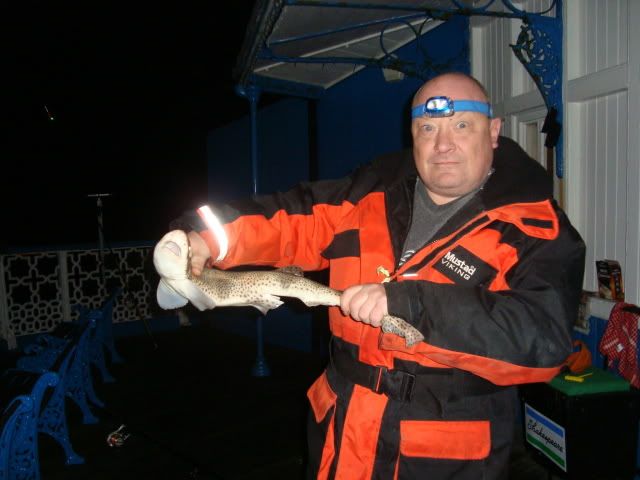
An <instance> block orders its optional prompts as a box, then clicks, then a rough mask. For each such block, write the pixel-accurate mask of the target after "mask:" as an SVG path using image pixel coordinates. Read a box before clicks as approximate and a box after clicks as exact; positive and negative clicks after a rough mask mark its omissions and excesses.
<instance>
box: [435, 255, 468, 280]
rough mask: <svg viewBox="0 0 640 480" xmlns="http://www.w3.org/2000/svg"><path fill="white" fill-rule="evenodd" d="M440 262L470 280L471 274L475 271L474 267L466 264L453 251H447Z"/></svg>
mask: <svg viewBox="0 0 640 480" xmlns="http://www.w3.org/2000/svg"><path fill="white" fill-rule="evenodd" d="M440 262H441V263H442V264H443V265H445V266H446V267H447V268H448V269H449V270H452V271H454V272H455V273H457V274H458V275H460V276H461V277H462V278H464V279H465V280H470V279H471V277H472V276H473V274H474V273H476V267H474V266H473V265H467V263H466V262H465V261H464V260H462V259H461V258H458V257H456V254H455V253H453V252H447V253H446V255H445V256H444V257H442V260H440Z"/></svg>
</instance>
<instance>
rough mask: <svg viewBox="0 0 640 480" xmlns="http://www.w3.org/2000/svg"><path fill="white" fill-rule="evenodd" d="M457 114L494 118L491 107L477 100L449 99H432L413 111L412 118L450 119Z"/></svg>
mask: <svg viewBox="0 0 640 480" xmlns="http://www.w3.org/2000/svg"><path fill="white" fill-rule="evenodd" d="M456 112H477V113H482V114H483V115H486V116H487V117H489V118H492V117H493V111H492V110H491V105H489V104H488V103H486V102H479V101H477V100H452V99H450V98H449V97H443V96H442V97H431V98H429V99H427V101H426V102H425V103H423V104H422V105H418V106H417V107H413V108H412V109H411V118H420V117H425V116H426V117H430V118H440V117H450V116H452V115H453V114H454V113H456Z"/></svg>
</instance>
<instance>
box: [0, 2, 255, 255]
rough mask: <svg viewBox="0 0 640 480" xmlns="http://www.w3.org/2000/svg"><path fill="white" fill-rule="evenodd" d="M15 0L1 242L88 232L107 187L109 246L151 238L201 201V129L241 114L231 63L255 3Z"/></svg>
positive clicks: (87, 237) (92, 232) (85, 237)
mask: <svg viewBox="0 0 640 480" xmlns="http://www.w3.org/2000/svg"><path fill="white" fill-rule="evenodd" d="M12 3H17V4H19V5H18V6H12V7H3V10H2V11H3V16H4V17H5V20H7V21H8V22H7V23H9V24H10V26H11V29H10V31H9V39H10V41H9V44H8V48H7V49H5V50H8V52H7V53H8V56H9V58H8V64H7V65H8V67H9V68H4V69H3V70H4V72H5V75H4V76H5V78H8V79H9V81H10V88H9V89H7V90H6V92H5V93H7V94H8V95H6V96H7V97H8V98H7V103H5V106H4V107H3V108H4V112H3V113H4V116H5V122H3V123H5V125H7V126H8V129H6V130H5V132H7V133H8V135H7V138H8V141H6V142H4V145H3V148H2V151H3V153H2V165H3V166H4V168H3V173H2V179H3V182H2V185H3V186H2V193H3V197H4V199H3V201H2V205H3V209H7V211H6V212H5V214H3V218H4V219H5V223H4V226H3V228H2V242H1V246H2V247H5V248H6V247H7V246H9V247H14V246H26V245H51V244H54V245H55V244H61V243H67V242H70V243H84V242H95V241H96V239H97V231H96V224H97V222H96V210H97V209H96V202H95V199H90V198H87V194H91V193H112V194H113V196H112V197H109V198H107V199H105V206H104V225H105V239H106V241H107V242H108V243H109V242H117V241H127V240H157V239H158V238H159V236H161V235H162V234H163V233H164V232H165V231H166V228H167V226H168V222H169V221H170V220H171V219H172V218H174V217H175V216H177V215H178V214H179V213H180V212H182V211H183V210H185V209H188V208H192V207H195V206H197V204H198V203H199V202H201V201H202V200H204V199H205V198H206V191H207V185H206V171H207V165H206V156H205V147H206V133H207V131H208V130H210V129H212V128H215V127H217V126H221V125H224V124H226V123H229V122H230V121H233V120H234V119H236V118H239V117H240V116H242V115H244V114H246V112H248V105H247V102H246V100H244V99H241V98H240V97H238V96H237V95H236V94H235V93H234V91H233V86H234V83H233V79H232V70H233V66H234V64H235V61H236V57H237V55H238V53H239V51H240V47H241V45H242V41H243V39H244V34H245V28H246V25H247V23H248V20H249V18H250V15H251V9H252V6H253V3H254V2H253V1H249V0H233V1H226V2H201V3H198V4H195V3H194V4H190V3H189V2H179V3H178V2H176V3H174V4H173V5H170V6H167V5H163V4H162V2H154V3H153V4H151V3H149V4H148V5H146V7H145V6H142V5H138V6H135V7H132V4H135V3H136V2H127V3H126V4H125V3H114V2H99V3H94V2H84V3H83V4H80V3H77V4H75V5H73V6H68V7H61V6H60V3H59V2H40V3H38V2H12ZM3 103H4V101H3ZM45 106H46V107H47V108H48V109H49V111H50V112H51V113H52V114H53V115H54V118H55V120H53V121H51V120H49V118H48V116H47V112H46V110H45Z"/></svg>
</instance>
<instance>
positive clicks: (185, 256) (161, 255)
mask: <svg viewBox="0 0 640 480" xmlns="http://www.w3.org/2000/svg"><path fill="white" fill-rule="evenodd" d="M153 265H154V266H155V267H156V271H157V272H158V275H160V283H159V284H158V290H157V292H156V299H157V301H158V305H160V306H161V307H162V308H164V309H166V310H171V309H174V308H180V307H184V306H185V305H186V304H187V302H188V300H187V295H185V293H184V292H183V290H184V289H185V285H187V286H188V285H189V280H188V278H187V271H188V268H189V239H188V237H187V234H186V233H185V232H184V231H182V230H172V231H170V232H169V233H167V234H166V235H165V236H164V237H162V238H161V239H160V241H159V242H158V243H157V244H156V246H155V248H154V250H153Z"/></svg>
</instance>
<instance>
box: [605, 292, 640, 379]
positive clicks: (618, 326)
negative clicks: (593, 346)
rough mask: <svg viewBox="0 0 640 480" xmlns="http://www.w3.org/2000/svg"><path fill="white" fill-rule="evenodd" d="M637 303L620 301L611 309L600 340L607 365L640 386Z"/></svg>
mask: <svg viewBox="0 0 640 480" xmlns="http://www.w3.org/2000/svg"><path fill="white" fill-rule="evenodd" d="M630 309H634V310H635V311H637V307H636V306H635V305H632V304H629V303H624V302H618V303H616V305H615V306H614V307H613V309H612V310H611V314H610V315H609V321H608V322H607V328H606V329H605V331H604V335H603V336H602V340H600V353H602V354H603V355H606V356H607V367H608V368H614V367H615V366H616V364H617V367H618V372H620V375H622V377H623V378H625V379H626V380H628V381H629V383H631V385H633V386H634V387H636V388H640V374H639V372H638V318H640V315H638V313H635V312H634V311H629V310H630Z"/></svg>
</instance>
